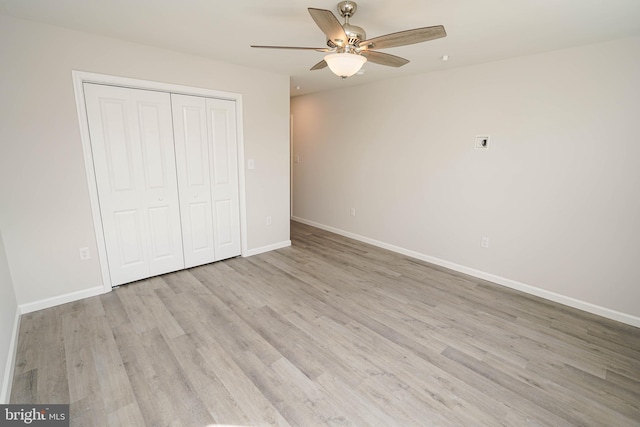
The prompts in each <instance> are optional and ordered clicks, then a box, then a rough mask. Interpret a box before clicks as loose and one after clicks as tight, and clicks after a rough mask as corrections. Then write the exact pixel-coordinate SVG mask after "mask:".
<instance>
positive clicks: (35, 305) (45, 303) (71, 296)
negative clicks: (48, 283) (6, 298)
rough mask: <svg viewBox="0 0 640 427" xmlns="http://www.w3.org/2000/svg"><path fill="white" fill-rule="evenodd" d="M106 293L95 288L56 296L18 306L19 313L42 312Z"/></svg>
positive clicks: (101, 289) (98, 287) (101, 288)
mask: <svg viewBox="0 0 640 427" xmlns="http://www.w3.org/2000/svg"><path fill="white" fill-rule="evenodd" d="M106 292H108V291H105V289H104V287H103V286H96V287H95V288H89V289H83V290H81V291H76V292H70V293H68V294H64V295H58V296H55V297H51V298H46V299H43V300H39V301H34V302H28V303H26V304H20V306H19V308H20V312H21V313H22V314H26V313H31V312H34V311H38V310H44V309H45V308H50V307H55V306H56V305H61V304H66V303H68V302H73V301H78V300H81V299H84V298H89V297H94V296H96V295H102V294H104V293H106Z"/></svg>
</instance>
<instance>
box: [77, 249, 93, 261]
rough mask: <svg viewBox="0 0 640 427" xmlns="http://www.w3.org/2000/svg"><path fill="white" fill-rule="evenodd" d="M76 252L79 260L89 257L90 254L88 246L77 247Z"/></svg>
mask: <svg viewBox="0 0 640 427" xmlns="http://www.w3.org/2000/svg"><path fill="white" fill-rule="evenodd" d="M78 252H80V260H81V261H85V260H88V259H90V258H91V254H90V253H89V248H79V249H78Z"/></svg>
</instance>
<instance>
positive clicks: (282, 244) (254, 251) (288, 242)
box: [242, 240, 291, 257]
mask: <svg viewBox="0 0 640 427" xmlns="http://www.w3.org/2000/svg"><path fill="white" fill-rule="evenodd" d="M289 246H291V240H286V241H284V242H278V243H274V244H272V245H267V246H262V247H260V248H255V249H249V250H247V251H246V252H245V253H243V254H242V256H243V257H249V256H253V255H258V254H261V253H264V252H269V251H275V250H276V249H282V248H286V247H289Z"/></svg>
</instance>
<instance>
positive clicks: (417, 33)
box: [360, 25, 447, 49]
mask: <svg viewBox="0 0 640 427" xmlns="http://www.w3.org/2000/svg"><path fill="white" fill-rule="evenodd" d="M446 35H447V33H446V31H445V30H444V27H443V26H442V25H436V26H433V27H423V28H414V29H413V30H406V31H400V32H398V33H391V34H387V35H384V36H380V37H375V38H373V39H369V40H365V41H363V42H360V47H361V48H363V49H386V48H389V47H396V46H405V45H408V44H415V43H422V42H426V41H429V40H435V39H439V38H442V37H446Z"/></svg>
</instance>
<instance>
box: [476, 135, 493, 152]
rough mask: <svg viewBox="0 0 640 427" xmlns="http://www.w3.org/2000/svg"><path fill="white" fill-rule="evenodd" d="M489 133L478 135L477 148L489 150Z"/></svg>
mask: <svg viewBox="0 0 640 427" xmlns="http://www.w3.org/2000/svg"><path fill="white" fill-rule="evenodd" d="M489 139H490V137H489V135H478V136H476V145H475V147H476V150H487V149H488V148H489Z"/></svg>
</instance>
